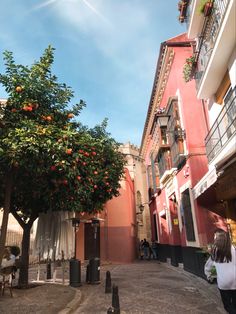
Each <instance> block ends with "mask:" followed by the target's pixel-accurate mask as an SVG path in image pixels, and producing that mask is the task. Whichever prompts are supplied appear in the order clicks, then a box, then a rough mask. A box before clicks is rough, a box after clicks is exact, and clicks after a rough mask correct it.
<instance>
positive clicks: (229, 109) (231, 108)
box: [205, 88, 236, 162]
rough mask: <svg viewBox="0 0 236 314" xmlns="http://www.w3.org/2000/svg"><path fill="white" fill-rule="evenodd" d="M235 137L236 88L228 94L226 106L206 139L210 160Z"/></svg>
mask: <svg viewBox="0 0 236 314" xmlns="http://www.w3.org/2000/svg"><path fill="white" fill-rule="evenodd" d="M233 137H234V138H235V141H236V88H234V89H233V90H231V91H230V92H229V94H228V95H227V100H225V104H224V107H223V108H222V110H221V112H220V114H219V116H218V117H217V119H216V121H215V122H214V124H213V126H212V128H211V129H210V131H209V133H208V135H207V137H206V139H205V143H206V152H207V158H208V161H209V162H211V161H212V160H213V158H214V157H215V156H216V155H217V154H218V153H219V152H220V150H221V149H222V148H223V147H224V146H225V145H226V144H227V143H228V141H229V140H230V139H232V138H233Z"/></svg>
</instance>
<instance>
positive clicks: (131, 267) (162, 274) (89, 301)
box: [75, 261, 225, 314]
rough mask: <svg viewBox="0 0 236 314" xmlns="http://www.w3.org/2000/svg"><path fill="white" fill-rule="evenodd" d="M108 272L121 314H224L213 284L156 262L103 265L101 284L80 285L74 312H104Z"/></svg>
mask: <svg viewBox="0 0 236 314" xmlns="http://www.w3.org/2000/svg"><path fill="white" fill-rule="evenodd" d="M107 270H109V271H110V272H111V280H112V285H113V284H114V285H117V286H118V288H119V301H120V311H121V313H139V314H142V313H143V314H146V313H150V314H151V313H152V314H159V313H160V314H166V313H172V314H173V313H176V314H178V313H179V314H180V313H181V314H184V313H192V314H195V313H199V314H200V313H202V314H203V313H214V314H218V313H219V314H220V313H222V314H223V313H225V311H224V309H223V307H222V304H221V300H220V296H219V293H218V289H217V286H216V285H210V284H208V283H207V282H206V281H205V280H203V279H201V278H199V277H196V276H194V275H192V274H190V273H188V272H186V271H184V270H183V269H181V268H175V267H173V266H170V265H169V264H167V263H160V264H158V263H157V262H156V261H137V262H136V263H133V264H126V265H116V266H114V265H107V266H103V267H102V269H101V279H102V280H101V284H99V285H86V284H83V285H82V287H81V288H80V290H81V303H80V305H79V306H78V307H77V310H76V311H75V313H76V314H82V313H96V314H99V313H107V310H108V308H109V307H110V306H111V304H112V294H105V273H106V271H107Z"/></svg>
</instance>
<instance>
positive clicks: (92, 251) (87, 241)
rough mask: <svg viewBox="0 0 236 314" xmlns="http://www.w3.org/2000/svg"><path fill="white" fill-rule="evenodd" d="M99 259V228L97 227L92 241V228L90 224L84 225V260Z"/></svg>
mask: <svg viewBox="0 0 236 314" xmlns="http://www.w3.org/2000/svg"><path fill="white" fill-rule="evenodd" d="M94 257H99V258H100V226H98V227H97V236H96V239H94V228H93V227H92V224H91V223H85V224H84V259H86V260H89V259H92V258H94Z"/></svg>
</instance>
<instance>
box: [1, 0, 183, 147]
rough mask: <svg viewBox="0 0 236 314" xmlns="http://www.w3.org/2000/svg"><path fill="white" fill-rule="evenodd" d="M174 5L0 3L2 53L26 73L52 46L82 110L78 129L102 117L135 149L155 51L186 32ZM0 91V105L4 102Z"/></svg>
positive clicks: (115, 0)
mask: <svg viewBox="0 0 236 314" xmlns="http://www.w3.org/2000/svg"><path fill="white" fill-rule="evenodd" d="M177 3H178V0H165V1H164V0H1V2H0V4H1V23H0V25H1V31H0V72H1V73H3V72H4V62H3V59H2V52H3V51H4V50H10V51H12V52H13V53H14V57H15V59H16V62H17V63H21V64H25V65H27V64H28V65H30V64H31V63H32V62H34V61H35V60H37V59H38V58H39V57H40V55H41V54H42V52H43V51H44V49H45V48H46V47H47V46H48V45H49V44H51V45H52V46H53V47H54V48H55V49H56V51H55V62H54V67H53V72H54V73H55V74H56V75H57V77H58V81H59V82H61V83H66V84H67V85H69V86H71V88H72V89H73V90H74V92H75V97H74V99H73V100H72V103H76V102H78V101H79V99H83V100H84V101H85V102H86V104H87V106H86V108H85V109H84V110H83V111H82V113H81V115H80V120H81V122H82V123H84V124H86V125H88V126H90V127H93V126H94V125H96V124H98V123H100V122H101V121H102V120H103V119H104V118H105V117H107V118H108V131H109V132H110V133H111V135H112V136H113V137H114V138H115V139H116V140H117V141H119V142H124V143H125V142H128V141H130V142H131V143H133V144H135V145H138V146H139V145H140V143H141V137H142V132H143V126H144V122H145V118H146V113H147V108H148V104H149V100H150V95H151V90H152V84H153V79H154V74H155V67H156V62H157V58H158V53H159V47H160V43H161V42H163V41H165V40H167V39H169V38H171V37H174V36H176V35H178V34H181V33H183V32H185V26H184V25H182V24H180V23H179V22H178V18H177V17H178V10H177ZM6 96H7V95H6V93H5V91H4V90H3V88H2V87H0V98H4V97H6Z"/></svg>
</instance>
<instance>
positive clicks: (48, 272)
mask: <svg viewBox="0 0 236 314" xmlns="http://www.w3.org/2000/svg"><path fill="white" fill-rule="evenodd" d="M47 279H48V280H49V279H52V271H51V260H49V261H48V262H47Z"/></svg>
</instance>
